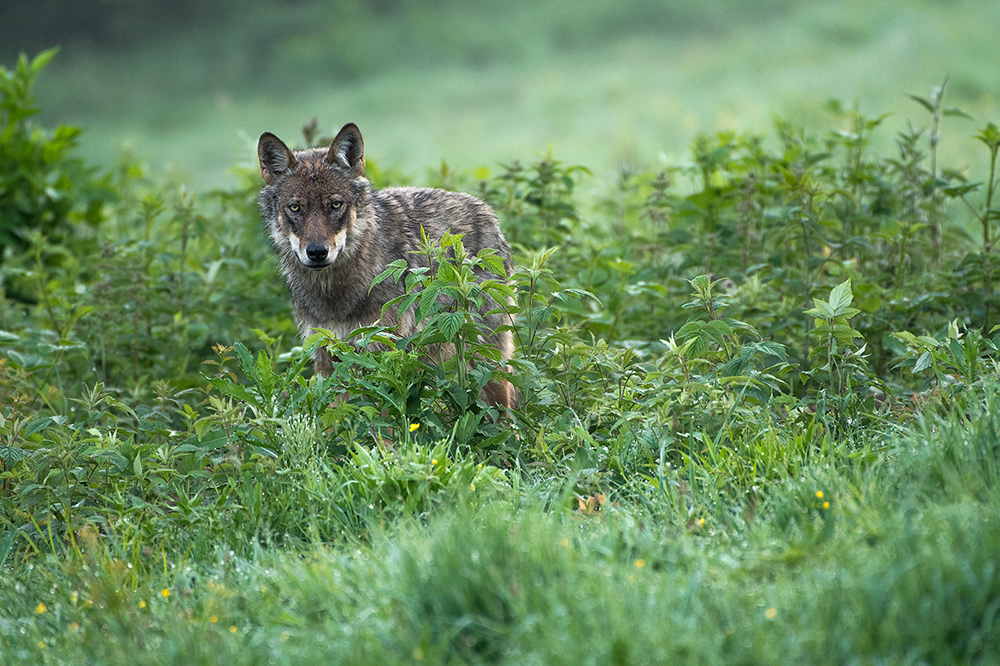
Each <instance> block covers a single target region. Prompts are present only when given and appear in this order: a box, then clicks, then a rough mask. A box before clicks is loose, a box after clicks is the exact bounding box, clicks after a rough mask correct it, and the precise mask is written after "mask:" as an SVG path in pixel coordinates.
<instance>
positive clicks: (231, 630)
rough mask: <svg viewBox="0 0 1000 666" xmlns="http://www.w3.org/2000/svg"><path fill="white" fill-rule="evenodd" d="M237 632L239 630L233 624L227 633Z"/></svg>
mask: <svg viewBox="0 0 1000 666" xmlns="http://www.w3.org/2000/svg"><path fill="white" fill-rule="evenodd" d="M237 631H239V629H237V628H236V625H235V624H234V625H233V626H231V627H229V633H231V634H235V633H236V632H237Z"/></svg>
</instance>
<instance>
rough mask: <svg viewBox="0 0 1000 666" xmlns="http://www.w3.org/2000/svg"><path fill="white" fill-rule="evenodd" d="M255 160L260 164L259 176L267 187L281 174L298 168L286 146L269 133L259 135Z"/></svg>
mask: <svg viewBox="0 0 1000 666" xmlns="http://www.w3.org/2000/svg"><path fill="white" fill-rule="evenodd" d="M257 160H258V161H259V162H260V175H261V176H263V177H264V182H265V183H267V184H268V185H274V183H275V182H277V180H278V177H279V176H280V175H281V174H283V173H286V172H288V171H291V170H293V169H294V168H295V167H297V166H298V162H296V161H295V156H294V155H292V151H290V150H289V149H288V146H286V145H285V144H284V142H283V141H282V140H281V139H279V138H278V137H276V136H274V135H273V134H271V133H270V132H264V133H263V134H261V135H260V141H258V142H257Z"/></svg>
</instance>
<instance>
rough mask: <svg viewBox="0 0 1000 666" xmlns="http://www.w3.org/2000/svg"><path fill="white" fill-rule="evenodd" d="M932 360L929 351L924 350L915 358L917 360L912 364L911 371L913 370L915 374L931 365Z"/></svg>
mask: <svg viewBox="0 0 1000 666" xmlns="http://www.w3.org/2000/svg"><path fill="white" fill-rule="evenodd" d="M933 362H934V357H933V356H931V353H930V352H926V351H925V352H924V353H923V354H921V355H920V357H919V358H918V359H917V362H916V363H914V364H913V370H911V372H913V373H914V374H916V373H918V372H921V371H923V370H926V369H927V368H929V367H931V364H932V363H933Z"/></svg>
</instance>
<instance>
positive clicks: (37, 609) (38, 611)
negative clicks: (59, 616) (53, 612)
mask: <svg viewBox="0 0 1000 666" xmlns="http://www.w3.org/2000/svg"><path fill="white" fill-rule="evenodd" d="M46 608H47V606H46V605H45V604H43V603H41V602H39V604H38V605H37V606H35V615H41V614H42V613H44V612H45V609H46Z"/></svg>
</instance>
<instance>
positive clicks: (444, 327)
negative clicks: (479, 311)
mask: <svg viewBox="0 0 1000 666" xmlns="http://www.w3.org/2000/svg"><path fill="white" fill-rule="evenodd" d="M464 323H465V316H464V315H463V314H462V313H461V312H446V313H444V314H442V315H441V318H440V319H439V320H438V326H439V328H440V329H441V332H442V333H443V334H444V336H445V337H446V338H447V339H448V340H454V339H455V334H456V333H458V330H459V329H460V328H462V324H464Z"/></svg>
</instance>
